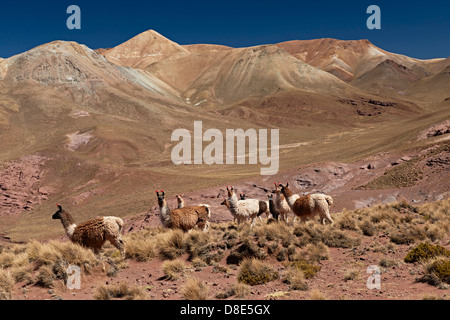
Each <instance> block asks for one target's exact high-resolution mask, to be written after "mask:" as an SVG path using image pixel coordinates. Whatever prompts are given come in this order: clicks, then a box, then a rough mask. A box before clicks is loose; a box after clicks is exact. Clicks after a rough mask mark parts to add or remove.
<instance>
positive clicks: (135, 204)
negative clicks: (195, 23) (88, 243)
mask: <svg viewBox="0 0 450 320" xmlns="http://www.w3.org/2000/svg"><path fill="white" fill-rule="evenodd" d="M448 62H449V61H448V59H433V60H429V61H428V60H417V59H413V58H409V57H406V56H401V55H396V54H390V53H388V52H387V51H384V50H382V49H380V48H377V47H375V46H374V45H372V44H370V43H369V42H368V41H364V40H361V41H354V42H345V41H341V40H334V39H319V40H316V41H313V40H311V41H310V40H308V41H306V42H303V41H294V42H290V43H283V44H279V45H260V46H254V47H249V48H231V47H226V46H220V45H210V44H192V45H183V46H180V45H178V44H176V43H174V42H172V41H170V40H168V39H167V38H164V37H163V36H161V35H160V34H158V33H157V32H155V31H153V30H150V31H147V32H144V33H141V34H139V35H137V36H136V37H134V38H133V39H130V40H128V41H126V42H125V43H122V44H120V45H118V46H116V47H114V48H111V49H103V50H92V49H90V48H88V47H87V46H85V45H82V44H78V43H76V42H67V41H54V42H51V43H47V44H43V45H41V46H38V47H36V48H33V49H31V50H29V51H27V52H24V53H21V54H18V55H16V56H13V57H10V58H7V59H0V150H1V151H0V164H1V166H0V177H2V180H3V181H9V182H8V184H7V185H2V186H1V188H0V201H1V202H0V225H1V226H2V227H1V228H2V229H1V230H0V232H2V233H3V232H5V233H6V234H8V236H11V237H12V239H14V240H18V241H19V240H24V239H25V238H27V237H40V236H44V235H45V236H48V234H52V235H58V234H60V231H61V230H60V225H59V224H55V225H53V224H51V221H50V220H49V212H51V211H53V210H54V208H53V207H54V203H56V202H63V203H64V204H67V205H68V206H69V207H71V209H72V212H74V214H75V215H76V217H77V218H76V219H77V221H83V220H85V219H88V218H92V217H93V216H97V215H110V214H111V212H114V214H115V215H119V216H122V217H124V216H133V215H135V214H136V213H146V212H148V210H149V208H150V207H151V206H152V205H153V204H154V195H152V194H150V193H149V190H161V189H162V188H164V189H166V190H167V191H168V194H169V193H173V194H175V193H176V192H179V193H183V192H185V191H186V190H198V189H200V188H210V187H212V186H215V187H217V186H221V185H227V184H228V183H230V182H231V181H234V180H235V179H238V178H239V179H250V180H251V179H253V177H256V176H259V175H260V169H261V167H263V166H262V165H261V164H257V165H254V164H249V163H246V164H245V165H239V166H233V165H206V164H199V165H188V164H186V165H180V166H176V165H174V163H173V162H172V151H173V148H174V146H175V145H176V143H177V142H176V141H172V134H173V133H174V131H175V130H177V129H186V130H187V132H192V131H193V126H194V121H201V122H202V126H203V129H204V130H206V129H209V128H211V129H217V130H218V131H220V132H221V133H225V132H226V130H228V129H233V128H234V129H238V128H242V129H244V130H247V129H264V128H265V129H279V144H280V146H279V154H280V163H279V166H280V172H286V171H287V170H290V169H292V168H298V167H299V166H300V165H303V164H308V163H316V162H320V161H330V160H332V161H341V162H348V161H354V160H355V159H362V158H364V157H369V156H372V155H374V154H377V153H380V152H389V151H390V150H393V149H398V148H403V147H404V146H405V145H409V144H410V143H420V144H427V143H428V141H427V139H424V140H421V141H420V142H416V141H417V139H416V138H417V133H418V132H421V131H423V130H424V129H426V128H428V127H430V126H432V125H434V124H435V123H440V122H442V121H443V120H445V119H448V117H449V115H450V100H446V98H448V83H449V80H448V71H449V70H448V68H447V67H448V65H447V63H448ZM342 75H347V76H348V77H343V76H342ZM385 76H387V77H386V78H383V77H385ZM386 84H388V85H389V87H391V86H392V87H393V88H395V90H397V91H400V90H402V91H404V92H405V94H404V95H400V94H397V95H394V94H393V92H392V90H389V89H386V88H385V87H386ZM374 88H375V89H374ZM377 88H383V90H378V89H377ZM216 132H217V131H216ZM411 141H414V142H411ZM223 142H224V141H223ZM207 143H208V142H205V143H203V144H202V146H203V147H205V146H206V144H207ZM187 152H188V151H187ZM187 155H188V153H187ZM30 159H31V160H30ZM33 159H37V160H36V161H34V160H33ZM3 168H6V169H3ZM20 172H26V173H27V172H31V173H32V174H31V175H30V177H29V178H30V179H28V178H26V179H24V180H21V173H20ZM22 175H23V173H22ZM31 178H32V179H31ZM266 178H267V177H264V179H266ZM250 180H248V181H250ZM10 186H11V188H10ZM4 189H7V190H4ZM152 193H153V191H152ZM11 197H14V201H11ZM205 200H206V199H205ZM28 201H30V202H28ZM20 204H23V206H22V207H20ZM30 204H31V206H32V207H33V208H32V209H30ZM17 205H19V207H17ZM11 206H14V208H12V207H11ZM25 207H26V208H25ZM12 209H14V210H12ZM24 210H30V214H26V215H24V214H23V212H24ZM31 210H32V211H31ZM11 212H14V214H13V216H9V214H10V213H11ZM213 214H214V213H213ZM30 226H33V228H32V230H30ZM43 226H44V227H43Z"/></svg>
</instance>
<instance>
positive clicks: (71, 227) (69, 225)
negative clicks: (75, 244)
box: [61, 211, 77, 238]
mask: <svg viewBox="0 0 450 320" xmlns="http://www.w3.org/2000/svg"><path fill="white" fill-rule="evenodd" d="M61 223H62V225H63V227H64V230H65V231H66V234H67V236H68V237H69V238H72V236H73V232H74V231H75V228H76V226H77V225H76V223H75V220H74V219H73V217H72V216H71V215H70V213H68V212H65V211H63V212H62V213H61Z"/></svg>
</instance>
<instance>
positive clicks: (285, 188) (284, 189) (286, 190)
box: [278, 182, 292, 198]
mask: <svg viewBox="0 0 450 320" xmlns="http://www.w3.org/2000/svg"><path fill="white" fill-rule="evenodd" d="M278 187H280V190H281V193H282V194H283V195H284V196H285V197H286V198H289V197H290V196H291V195H292V191H291V189H289V182H286V185H284V186H283V184H281V183H280V184H278Z"/></svg>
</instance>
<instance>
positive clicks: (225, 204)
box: [220, 198, 237, 223]
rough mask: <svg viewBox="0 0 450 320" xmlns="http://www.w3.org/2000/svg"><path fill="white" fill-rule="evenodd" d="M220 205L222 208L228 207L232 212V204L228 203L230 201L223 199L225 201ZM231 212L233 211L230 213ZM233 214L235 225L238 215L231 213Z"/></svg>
mask: <svg viewBox="0 0 450 320" xmlns="http://www.w3.org/2000/svg"><path fill="white" fill-rule="evenodd" d="M220 205H222V206H226V207H227V209H228V210H230V202H229V201H228V199H226V198H223V201H222V202H221V203H220ZM230 212H231V211H230ZM231 214H232V215H233V223H235V222H236V219H237V217H236V215H234V214H233V212H231Z"/></svg>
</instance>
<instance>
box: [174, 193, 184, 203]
mask: <svg viewBox="0 0 450 320" xmlns="http://www.w3.org/2000/svg"><path fill="white" fill-rule="evenodd" d="M175 197H176V198H177V201H178V202H183V198H182V197H181V194H177V195H176V196H175Z"/></svg>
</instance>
